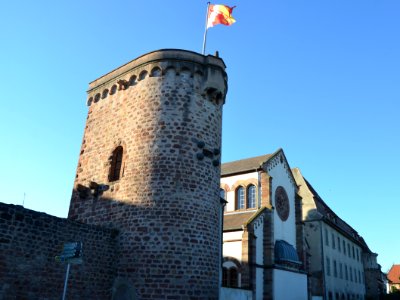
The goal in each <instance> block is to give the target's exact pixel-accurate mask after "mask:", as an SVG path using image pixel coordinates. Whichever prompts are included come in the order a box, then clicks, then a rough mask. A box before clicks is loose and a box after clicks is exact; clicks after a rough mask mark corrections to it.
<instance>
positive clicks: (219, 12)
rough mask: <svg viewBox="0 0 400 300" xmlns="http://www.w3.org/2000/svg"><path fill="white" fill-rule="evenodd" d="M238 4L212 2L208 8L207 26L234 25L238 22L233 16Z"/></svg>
mask: <svg viewBox="0 0 400 300" xmlns="http://www.w3.org/2000/svg"><path fill="white" fill-rule="evenodd" d="M235 7H236V6H233V7H229V6H226V5H219V4H210V6H209V8H208V18H207V20H208V21H207V28H210V27H213V26H215V25H217V24H223V25H227V26H229V25H232V24H233V23H235V22H236V20H235V19H234V18H232V15H231V14H232V10H233V9H234V8H235Z"/></svg>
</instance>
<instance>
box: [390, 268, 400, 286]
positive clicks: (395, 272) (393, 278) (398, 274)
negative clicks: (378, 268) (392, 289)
mask: <svg viewBox="0 0 400 300" xmlns="http://www.w3.org/2000/svg"><path fill="white" fill-rule="evenodd" d="M387 279H388V280H389V281H390V282H391V283H400V265H393V266H392V267H391V268H390V271H389V272H388V274H387Z"/></svg>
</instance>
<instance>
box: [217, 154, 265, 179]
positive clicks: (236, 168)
mask: <svg viewBox="0 0 400 300" xmlns="http://www.w3.org/2000/svg"><path fill="white" fill-rule="evenodd" d="M272 156H273V154H264V155H260V156H256V157H251V158H246V159H241V160H236V161H232V162H228V163H224V164H222V165H221V176H224V175H232V174H240V173H244V172H248V171H256V170H260V169H261V166H262V164H263V163H264V162H266V161H267V160H268V159H270V158H271V157H272Z"/></svg>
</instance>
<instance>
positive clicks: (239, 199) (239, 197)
mask: <svg viewBox="0 0 400 300" xmlns="http://www.w3.org/2000/svg"><path fill="white" fill-rule="evenodd" d="M244 205H245V202H244V188H243V187H242V186H239V187H238V188H237V189H236V209H244V208H245V207H244Z"/></svg>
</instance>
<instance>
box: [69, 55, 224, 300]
mask: <svg viewBox="0 0 400 300" xmlns="http://www.w3.org/2000/svg"><path fill="white" fill-rule="evenodd" d="M226 91H227V78H226V73H225V65H224V63H223V61H222V60H221V59H220V58H218V57H216V56H210V55H209V56H203V55H200V54H197V53H194V52H189V51H183V50H160V51H155V52H151V53H148V54H146V55H144V56H141V57H139V58H137V59H135V60H133V61H131V62H129V63H127V64H126V65H123V66H121V67H120V68H118V69H116V70H114V71H112V72H110V73H108V74H106V75H104V76H102V77H100V78H99V79H97V80H95V81H93V82H92V83H90V86H89V91H88V106H89V111H88V117H87V122H86V127H85V132H84V137H83V141H82V148H81V151H80V157H79V162H78V168H77V173H76V180H75V184H74V190H73V195H72V199H71V205H70V211H69V218H70V219H71V220H77V221H80V222H83V223H87V224H93V225H101V226H104V227H108V228H117V229H118V230H119V231H120V234H119V235H118V240H117V243H118V249H119V256H118V260H117V263H116V268H117V271H116V281H115V282H119V283H121V282H123V284H122V285H114V287H113V294H114V296H115V295H125V296H126V297H130V299H136V298H138V299H189V298H190V299H217V298H218V291H219V276H220V274H219V272H220V271H219V270H220V259H221V253H220V251H221V248H220V247H221V224H220V214H221V204H220V198H219V178H220V166H219V163H220V151H221V149H220V148H221V126H222V106H223V104H224V101H225V95H226ZM118 147H122V149H123V152H122V162H121V171H120V173H119V174H120V176H119V178H118V179H117V180H110V178H111V177H110V170H111V169H112V168H113V151H115V149H117V148H118ZM125 296H124V297H125ZM115 297H117V296H115Z"/></svg>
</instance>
